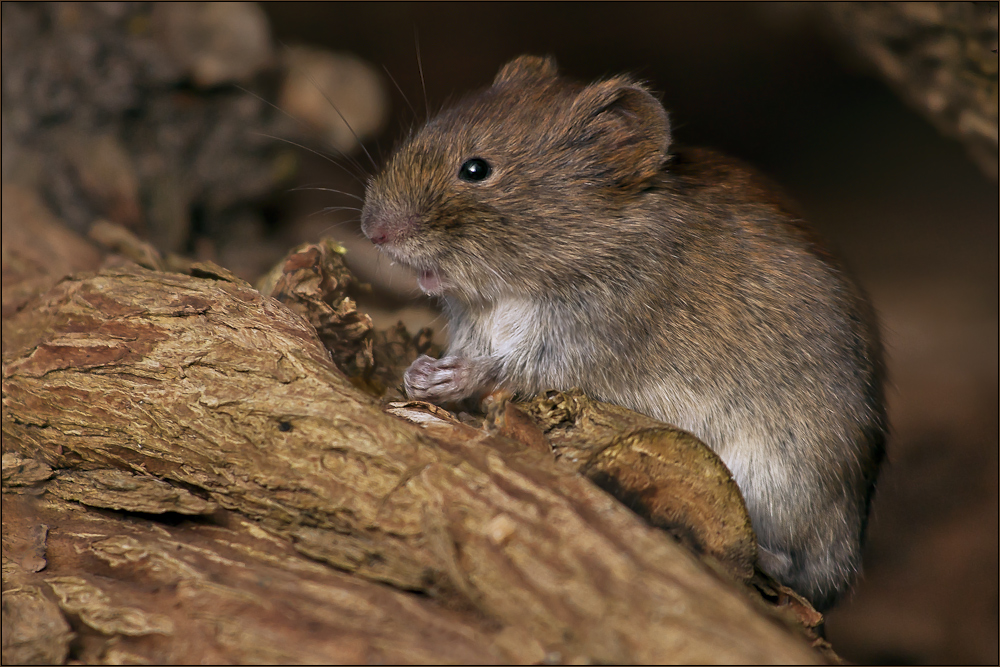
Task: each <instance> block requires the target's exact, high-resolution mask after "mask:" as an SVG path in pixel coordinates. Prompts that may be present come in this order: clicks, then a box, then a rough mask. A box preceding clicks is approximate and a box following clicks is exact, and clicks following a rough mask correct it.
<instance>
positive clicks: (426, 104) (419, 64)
mask: <svg viewBox="0 0 1000 667" xmlns="http://www.w3.org/2000/svg"><path fill="white" fill-rule="evenodd" d="M413 46H414V48H416V50H417V70H418V71H419V72H420V88H421V90H423V91H424V112H425V113H426V114H427V115H426V116H425V117H424V118H426V119H429V118H430V117H431V103H430V100H428V99H427V84H426V83H425V82H424V64H423V62H422V61H421V60H420V36H419V35H418V34H417V26H416V25H414V26H413Z"/></svg>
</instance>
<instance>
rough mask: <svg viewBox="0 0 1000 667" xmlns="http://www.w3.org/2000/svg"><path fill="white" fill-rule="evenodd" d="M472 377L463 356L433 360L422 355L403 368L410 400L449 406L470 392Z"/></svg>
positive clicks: (468, 363) (471, 372)
mask: <svg viewBox="0 0 1000 667" xmlns="http://www.w3.org/2000/svg"><path fill="white" fill-rule="evenodd" d="M473 375H474V373H473V368H472V362H470V361H469V360H468V359H466V358H465V357H444V358H443V359H434V358H433V357H428V356H427V355H426V354H425V355H423V356H421V357H420V358H418V359H417V360H416V361H414V362H413V363H412V364H410V367H409V368H407V369H406V372H405V373H404V374H403V387H404V388H405V389H406V395H407V396H409V397H410V398H412V399H415V400H418V401H429V402H431V403H448V402H451V401H459V400H462V399H463V398H466V397H467V396H469V395H471V394H472V393H473V391H474V390H475V387H473V386H471V385H472V384H473V382H472V378H473Z"/></svg>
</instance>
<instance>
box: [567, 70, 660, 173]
mask: <svg viewBox="0 0 1000 667" xmlns="http://www.w3.org/2000/svg"><path fill="white" fill-rule="evenodd" d="M571 113H572V116H573V118H574V125H573V129H572V131H573V132H574V133H578V134H579V138H580V139H581V140H582V143H590V144H592V145H595V146H596V147H597V148H598V149H599V151H600V152H599V154H598V155H597V156H595V157H598V159H601V160H602V161H604V162H606V163H607V165H608V166H611V167H614V168H615V169H614V171H613V176H614V177H615V179H616V180H617V181H618V182H619V184H620V185H623V186H626V185H630V184H640V183H642V182H643V181H645V180H646V179H648V178H650V177H652V176H654V175H655V174H656V173H657V172H658V171H659V170H660V168H661V167H662V165H663V162H664V161H665V160H666V159H667V151H668V150H669V148H670V121H669V120H668V118H667V112H666V110H665V109H664V108H663V105H662V104H660V101H659V100H657V99H656V98H655V97H653V96H652V94H650V92H649V91H648V90H646V88H645V87H643V86H642V85H641V84H639V83H636V82H635V81H633V80H631V79H629V78H626V77H615V78H613V79H608V80H607V81H599V82H597V83H595V84H592V85H590V86H587V87H586V88H584V89H583V90H582V91H580V93H579V95H578V96H577V98H576V100H575V101H574V102H573V107H572V112H571Z"/></svg>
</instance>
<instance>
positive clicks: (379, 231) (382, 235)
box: [368, 227, 389, 245]
mask: <svg viewBox="0 0 1000 667" xmlns="http://www.w3.org/2000/svg"><path fill="white" fill-rule="evenodd" d="M368 239H369V240H370V241H371V242H372V243H374V244H375V245H382V244H383V243H385V242H387V241H388V240H389V232H387V231H386V229H385V227H378V228H376V229H373V230H371V233H369V234H368Z"/></svg>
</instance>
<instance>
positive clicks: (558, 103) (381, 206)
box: [361, 56, 670, 301]
mask: <svg viewBox="0 0 1000 667" xmlns="http://www.w3.org/2000/svg"><path fill="white" fill-rule="evenodd" d="M669 145H670V128H669V123H668V121H667V114H666V112H665V111H664V109H663V106H662V105H661V104H660V102H659V101H657V100H656V99H655V98H654V97H653V96H652V95H651V94H650V93H649V92H648V91H647V90H646V89H645V88H644V87H642V86H641V85H640V84H638V83H636V82H635V81H633V80H631V79H628V78H626V77H615V78H611V79H607V80H604V81H599V82H597V83H594V84H592V85H588V86H584V85H580V84H578V83H575V82H572V81H570V80H567V79H564V78H560V77H559V76H558V75H557V71H556V64H555V61H553V60H552V59H551V58H537V57H532V56H522V57H520V58H517V59H515V60H513V61H511V62H509V63H507V64H506V65H505V66H504V67H503V68H501V70H500V72H499V73H498V74H497V76H496V78H495V79H494V81H493V85H492V86H491V87H490V88H487V89H486V90H483V91H481V92H479V93H476V94H474V95H472V96H470V97H468V98H465V99H464V100H462V101H460V102H459V103H457V104H455V105H454V106H452V107H450V108H448V109H446V110H444V111H443V112H442V113H440V114H439V115H438V116H436V117H435V118H433V119H432V120H431V121H430V122H428V123H427V124H426V125H425V126H423V127H422V128H420V129H419V130H418V131H417V132H416V133H415V134H414V135H412V136H411V137H410V138H409V139H408V140H407V141H406V142H405V143H403V145H402V146H400V147H399V148H398V149H397V151H396V152H395V154H394V155H393V157H392V158H391V159H390V161H389V163H388V164H387V166H386V167H385V169H384V170H383V171H382V173H380V174H379V175H378V176H376V177H375V178H373V179H372V180H371V181H369V183H368V188H367V192H366V196H365V204H364V209H363V211H362V214H361V221H362V229H363V230H364V233H365V234H366V235H367V236H368V238H369V239H371V240H372V242H373V243H375V244H376V245H378V246H379V247H380V248H381V249H382V250H384V251H385V252H387V253H388V254H389V255H390V256H392V257H393V258H394V259H397V260H399V261H400V262H403V263H404V264H408V265H410V266H412V267H413V268H414V269H416V270H417V271H418V272H419V273H420V285H421V288H423V289H424V291H426V292H428V293H435V294H441V293H450V294H455V295H458V296H462V297H464V298H466V299H468V300H472V301H475V300H480V299H483V298H486V299H489V298H493V297H496V296H499V295H501V294H505V293H506V294H511V293H518V292H519V291H530V290H534V289H538V288H545V287H551V286H553V285H556V284H559V283H563V282H565V281H567V280H569V281H572V280H575V279H578V278H580V276H579V273H580V270H581V261H582V262H583V264H584V265H586V259H585V258H581V257H579V255H580V254H584V255H585V254H586V253H588V252H593V253H595V254H594V255H593V256H594V258H595V259H596V258H599V257H600V256H601V254H602V251H601V244H602V243H603V239H604V238H605V237H606V236H607V235H608V229H607V227H606V225H602V224H601V221H605V220H607V221H612V222H613V221H615V219H616V218H619V217H621V211H622V210H623V209H624V208H626V207H628V206H630V205H631V204H632V203H633V202H634V200H635V197H636V196H638V195H639V193H641V192H642V191H643V190H645V189H647V188H648V187H649V186H650V184H651V183H653V182H654V181H655V179H656V178H657V176H658V174H659V173H660V170H661V168H662V166H663V164H664V163H665V162H666V160H667V154H668V153H667V151H668V148H669ZM574 250H576V251H578V252H573V251H574ZM606 253H607V254H609V255H610V254H613V251H612V250H610V249H608V250H607V251H606ZM574 255H575V257H574Z"/></svg>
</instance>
